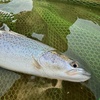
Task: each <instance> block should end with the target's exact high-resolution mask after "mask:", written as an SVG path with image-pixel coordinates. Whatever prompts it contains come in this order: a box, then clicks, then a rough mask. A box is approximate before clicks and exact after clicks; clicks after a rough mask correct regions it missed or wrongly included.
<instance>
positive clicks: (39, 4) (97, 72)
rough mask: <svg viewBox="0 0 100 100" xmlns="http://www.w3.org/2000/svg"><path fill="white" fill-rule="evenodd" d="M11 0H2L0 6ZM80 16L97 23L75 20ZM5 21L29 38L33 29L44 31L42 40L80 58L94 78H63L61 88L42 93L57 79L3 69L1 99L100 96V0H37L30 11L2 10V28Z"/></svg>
mask: <svg viewBox="0 0 100 100" xmlns="http://www.w3.org/2000/svg"><path fill="white" fill-rule="evenodd" d="M8 2H10V1H8V0H0V6H1V5H5V4H8ZM78 18H82V19H84V20H85V19H86V20H91V21H93V22H94V23H93V22H88V21H86V20H85V22H84V21H83V20H81V19H79V20H80V21H79V20H78V21H77V22H76V23H74V22H75V21H76V20H77V19H78ZM3 23H5V24H7V25H8V26H9V28H10V29H11V30H13V31H15V32H18V33H20V34H23V35H26V36H28V37H30V38H34V37H32V34H33V33H34V32H35V33H37V34H43V35H44V37H43V39H42V42H43V43H45V44H48V45H50V46H52V47H54V48H56V49H57V50H59V51H61V52H65V54H66V53H67V55H69V56H70V57H71V58H74V59H76V60H78V61H79V62H80V63H81V64H82V65H83V66H85V67H86V68H87V69H88V70H89V71H90V72H91V74H92V78H91V79H90V80H89V81H88V82H87V83H73V82H67V81H63V83H62V85H63V88H62V89H54V88H51V89H47V90H46V91H45V92H43V91H44V90H45V89H46V88H47V87H49V86H51V85H55V84H56V80H51V79H45V78H41V77H36V78H34V77H32V76H31V75H26V74H21V73H15V72H12V71H8V70H5V69H2V68H0V100H99V99H100V85H99V84H100V67H99V65H100V61H99V59H100V54H99V51H100V29H99V28H100V27H99V25H100V1H99V0H34V1H33V8H32V10H31V11H22V12H20V13H17V14H13V13H12V12H10V11H9V12H6V11H3V10H2V11H1V10H0V27H1V26H2V24H3ZM95 23H98V24H99V25H97V26H96V24H95ZM66 36H67V37H66ZM34 39H36V40H37V38H34Z"/></svg>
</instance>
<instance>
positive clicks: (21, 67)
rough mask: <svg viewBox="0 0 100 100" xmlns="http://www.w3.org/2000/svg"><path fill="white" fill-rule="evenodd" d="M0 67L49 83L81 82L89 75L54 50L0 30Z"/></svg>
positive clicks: (74, 62)
mask: <svg viewBox="0 0 100 100" xmlns="http://www.w3.org/2000/svg"><path fill="white" fill-rule="evenodd" d="M0 67H2V68H5V69H8V70H11V71H15V72H20V73H25V74H30V75H35V76H40V77H45V78H49V79H57V80H65V81H72V82H84V81H86V80H88V79H90V77H91V74H90V73H89V72H87V71H85V70H84V69H83V68H81V67H80V66H79V65H78V63H77V61H73V60H71V59H69V58H68V57H67V56H65V55H64V54H63V53H61V52H58V51H57V50H56V49H55V48H52V47H50V46H48V45H45V44H43V43H41V42H39V41H36V40H33V39H30V38H28V37H26V36H24V35H21V34H18V33H15V32H13V31H4V30H0Z"/></svg>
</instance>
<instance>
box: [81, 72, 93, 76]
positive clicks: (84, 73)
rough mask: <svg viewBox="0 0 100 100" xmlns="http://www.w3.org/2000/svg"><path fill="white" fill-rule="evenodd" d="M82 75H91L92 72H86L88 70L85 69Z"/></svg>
mask: <svg viewBox="0 0 100 100" xmlns="http://www.w3.org/2000/svg"><path fill="white" fill-rule="evenodd" d="M82 75H85V76H87V77H91V74H90V73H89V72H86V71H84V72H83V73H82Z"/></svg>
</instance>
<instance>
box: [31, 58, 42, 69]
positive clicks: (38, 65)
mask: <svg viewBox="0 0 100 100" xmlns="http://www.w3.org/2000/svg"><path fill="white" fill-rule="evenodd" d="M32 58H33V59H34V62H33V65H34V66H35V67H36V68H38V69H41V65H40V64H39V63H38V62H37V61H36V59H35V58H34V56H32Z"/></svg>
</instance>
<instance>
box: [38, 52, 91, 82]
mask: <svg viewBox="0 0 100 100" xmlns="http://www.w3.org/2000/svg"><path fill="white" fill-rule="evenodd" d="M39 62H40V64H41V66H42V67H43V70H44V71H45V73H46V75H47V76H48V77H49V78H52V79H60V80H66V81H72V82H84V81H87V80H88V79H90V77H91V74H90V73H89V72H87V71H85V70H84V69H83V68H81V67H80V66H79V63H78V62H77V61H74V60H71V59H69V58H68V57H67V56H65V55H63V54H61V53H58V52H56V51H50V52H47V53H45V54H43V55H42V56H41V57H40V59H39Z"/></svg>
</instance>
